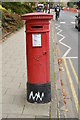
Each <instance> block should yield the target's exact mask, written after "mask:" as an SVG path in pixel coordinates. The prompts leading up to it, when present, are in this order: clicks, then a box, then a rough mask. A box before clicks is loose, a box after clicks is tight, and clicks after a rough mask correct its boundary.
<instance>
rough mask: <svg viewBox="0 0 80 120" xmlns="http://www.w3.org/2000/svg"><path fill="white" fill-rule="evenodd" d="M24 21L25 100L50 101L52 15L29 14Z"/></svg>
mask: <svg viewBox="0 0 80 120" xmlns="http://www.w3.org/2000/svg"><path fill="white" fill-rule="evenodd" d="M21 17H22V19H23V20H26V56H27V79H28V81H27V100H28V101H29V102H31V103H35V102H36V103H47V102H50V101H51V84H50V56H49V20H50V19H53V15H50V14H47V13H29V14H24V15H22V16H21Z"/></svg>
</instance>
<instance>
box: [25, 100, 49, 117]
mask: <svg viewBox="0 0 80 120" xmlns="http://www.w3.org/2000/svg"><path fill="white" fill-rule="evenodd" d="M49 107H50V103H47V104H31V103H28V102H26V103H25V107H24V111H23V114H28V115H30V114H31V115H35V116H49Z"/></svg>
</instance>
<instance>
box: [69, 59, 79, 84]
mask: <svg viewBox="0 0 80 120" xmlns="http://www.w3.org/2000/svg"><path fill="white" fill-rule="evenodd" d="M69 63H70V66H71V68H72V71H73V73H74V76H75V79H76V82H77V84H78V76H77V73H76V71H75V69H74V66H73V64H72V61H71V59H70V58H69Z"/></svg>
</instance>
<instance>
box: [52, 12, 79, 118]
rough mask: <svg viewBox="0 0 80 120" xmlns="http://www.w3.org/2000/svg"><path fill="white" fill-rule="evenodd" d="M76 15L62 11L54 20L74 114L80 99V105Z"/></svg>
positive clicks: (76, 111)
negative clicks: (57, 18) (56, 19)
mask: <svg viewBox="0 0 80 120" xmlns="http://www.w3.org/2000/svg"><path fill="white" fill-rule="evenodd" d="M75 15H77V13H74V12H68V11H61V13H60V18H59V20H58V21H54V23H55V27H56V31H57V38H58V43H59V48H60V56H61V57H62V58H63V68H64V71H65V73H66V80H67V83H68V90H69V92H70V96H71V98H72V99H73V103H72V104H73V105H72V106H73V109H74V116H75V117H77V113H78V100H79V105H80V98H79V93H80V87H79V91H78V84H80V80H79V81H78V30H77V29H75Z"/></svg>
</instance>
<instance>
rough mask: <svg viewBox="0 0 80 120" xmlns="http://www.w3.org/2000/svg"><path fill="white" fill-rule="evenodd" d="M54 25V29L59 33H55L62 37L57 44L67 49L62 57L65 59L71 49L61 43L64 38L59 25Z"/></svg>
mask: <svg viewBox="0 0 80 120" xmlns="http://www.w3.org/2000/svg"><path fill="white" fill-rule="evenodd" d="M56 25H57V27H56V29H57V30H59V32H57V34H58V35H59V36H61V37H62V38H61V39H60V40H59V43H60V44H62V45H63V46H65V47H67V48H68V50H67V51H66V52H65V54H64V55H63V57H66V56H67V55H68V54H69V52H70V51H71V47H70V46H68V45H67V44H65V43H63V42H62V41H63V40H64V39H65V38H66V37H65V36H64V35H62V34H61V32H62V30H61V29H60V25H58V24H56Z"/></svg>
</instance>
